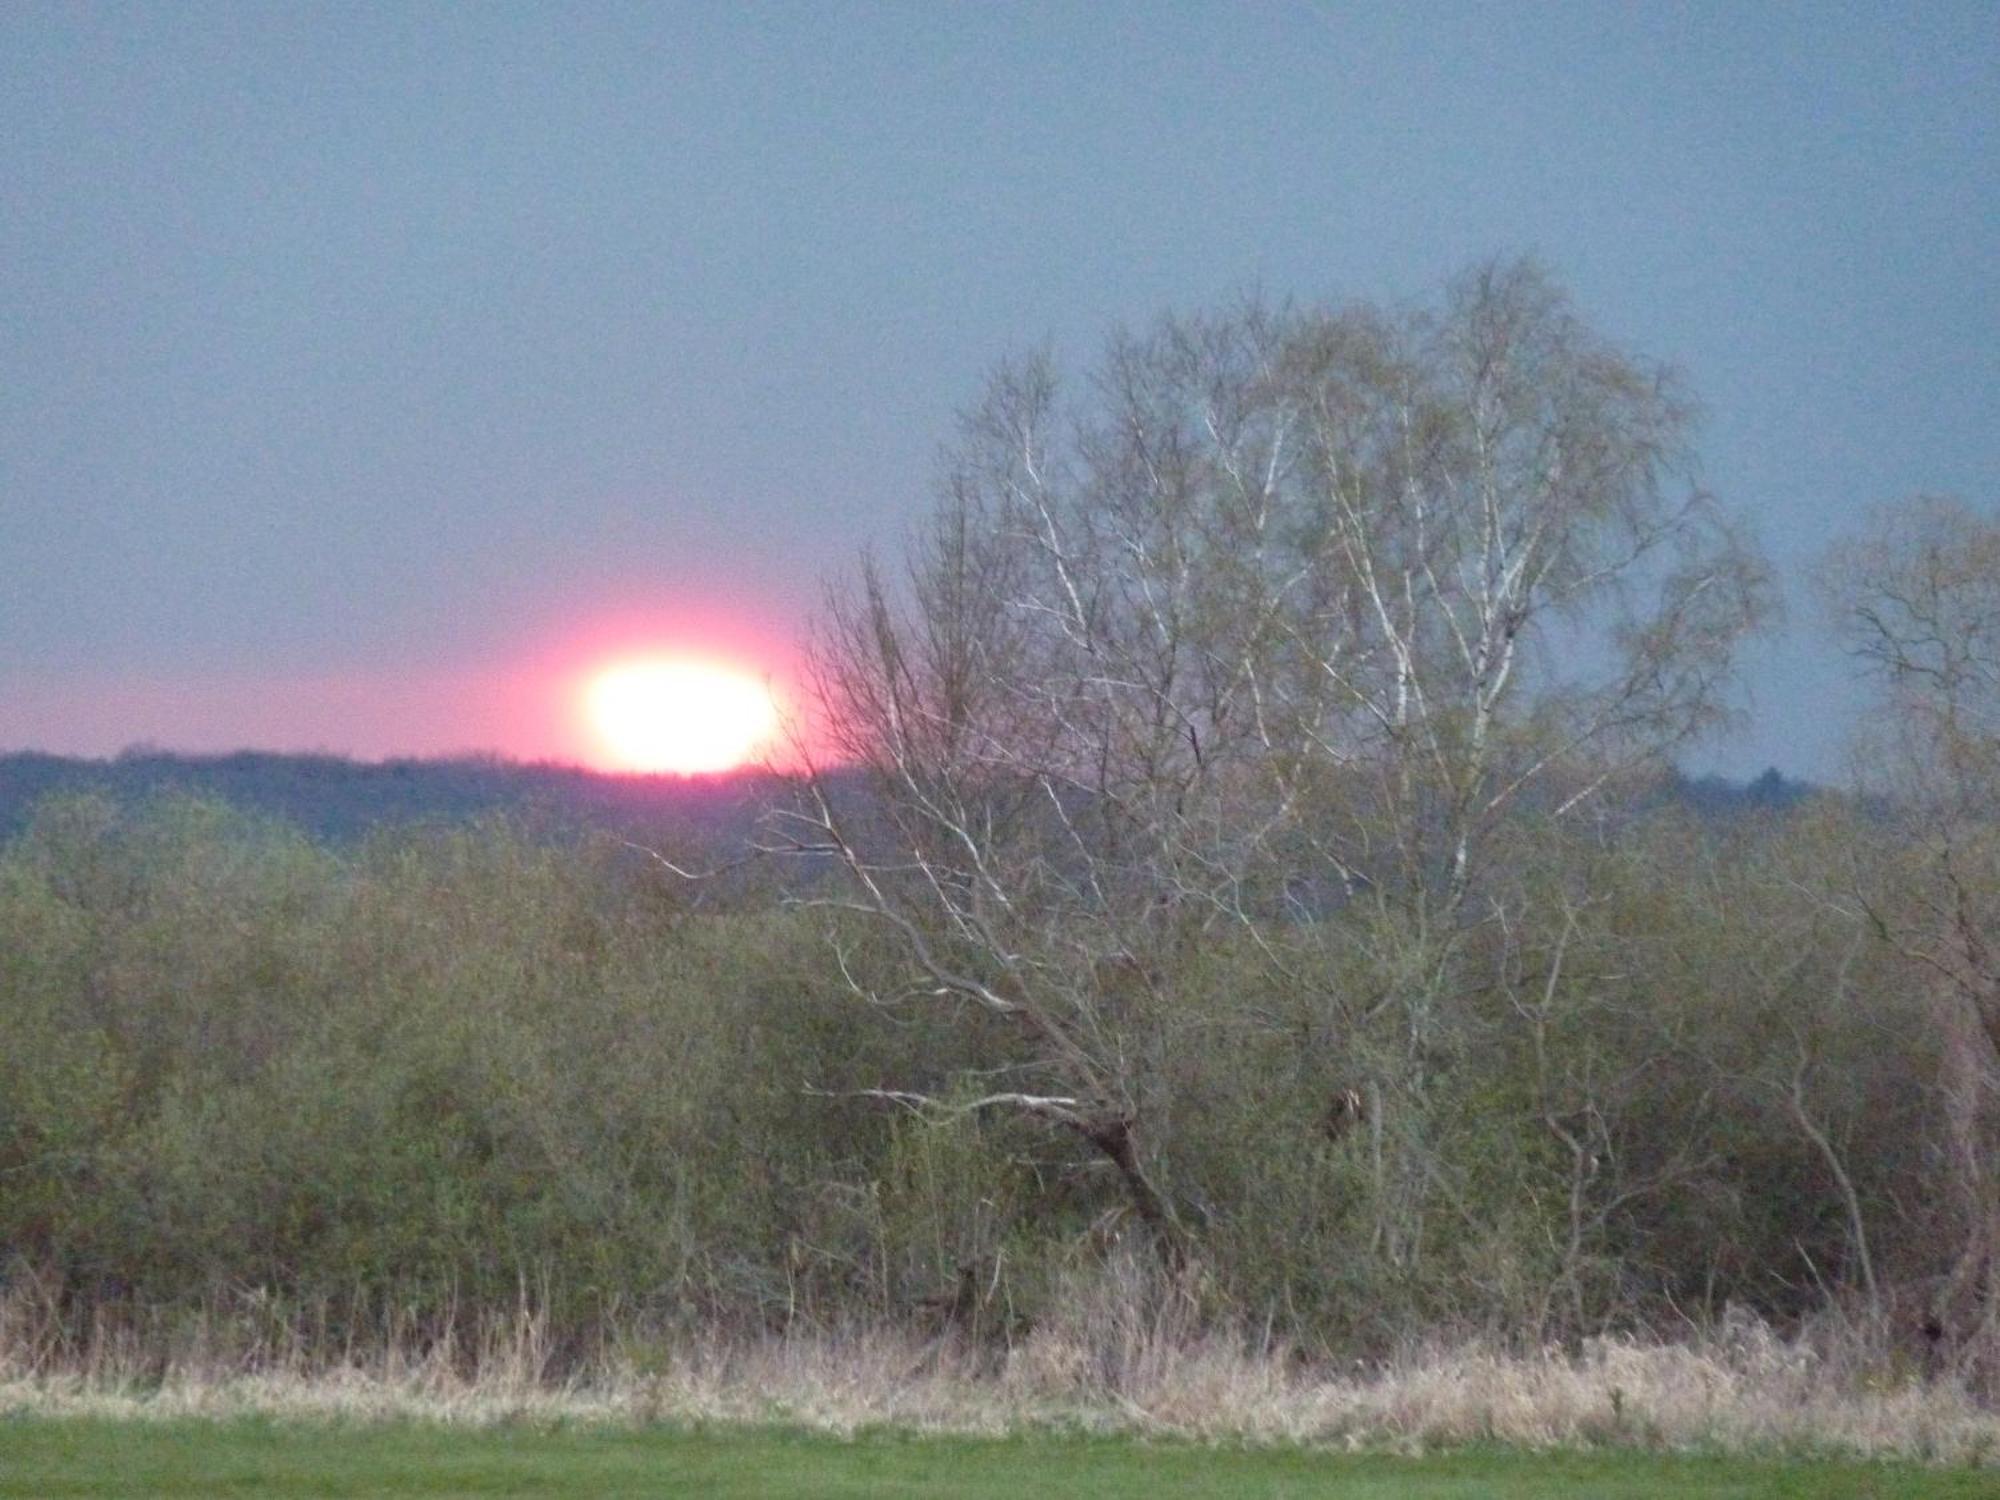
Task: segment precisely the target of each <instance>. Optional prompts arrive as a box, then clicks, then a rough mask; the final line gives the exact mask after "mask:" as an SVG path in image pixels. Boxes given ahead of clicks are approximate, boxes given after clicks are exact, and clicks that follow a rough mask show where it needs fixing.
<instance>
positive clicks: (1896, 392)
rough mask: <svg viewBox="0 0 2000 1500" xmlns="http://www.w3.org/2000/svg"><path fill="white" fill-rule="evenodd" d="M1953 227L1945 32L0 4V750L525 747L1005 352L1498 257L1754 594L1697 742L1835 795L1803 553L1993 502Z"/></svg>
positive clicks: (1876, 27) (1973, 155) (768, 8)
mask: <svg viewBox="0 0 2000 1500" xmlns="http://www.w3.org/2000/svg"><path fill="white" fill-rule="evenodd" d="M1996 225H2000V8H1996V7H1995V6H1994V5H1992V4H1961V5H1947V4H1929V5H1920V6H1910V5H1903V4H1883V5H1878V6H1851V5H1836V4H1831V3H1822V4H1810V5H1798V6H1752V5H1743V4H1718V5H1693V6H1682V5H1664V4H1663V5H1646V6H1612V5H1560V6H1558V5H1535V6H1527V5H1516V4H1505V5H1490V6H1489V5H1414V4H1387V3H1385V4H1381V5H1376V6H1358V5H1356V6H1349V5H1342V4H1337V3H1334V0H1325V3H1309V0H1286V3H1277V0H1272V3H1266V4H1243V5H1220V4H1218V5H1212V6H1210V5H1164V4H1089V5H1086V4H1082V3H1078V4H1064V5H1017V6H1007V7H984V6H982V7H974V6H955V5H942V4H908V5H813V6H802V5H798V6H795V5H765V6H758V7H754V8H753V7H737V6H725V5H719V4H700V5H678V6H672V5H646V6H621V5H608V4H607V5H575V6H570V5H516V6H465V7H443V6H429V5H411V6H387V5H368V6H349V5H340V6H309V5H287V6H252V5H248V4H245V5H229V6H215V5H199V4H171V5H168V4H159V5H152V6H143V7H125V6H80V5H68V4H65V5H60V6H43V5H36V4H29V3H15V4H12V5H9V6H8V7H6V8H5V9H4V11H0V355H4V365H0V368H4V370H5V379H4V382H0V746H19V745H25V744H40V745H44V746H49V747H54V748H62V749H84V750H94V751H99V752H102V751H107V750H111V749H115V748H117V746H118V745H120V744H122V743H124V742H126V741H128V740H137V739H142V738H150V739H155V740H161V741H165V742H167V743H182V744H190V745H199V746H206V747H216V746H218V745H220V744H224V743H231V742H234V741H237V740H243V739H255V740H260V741H262V742H265V743H270V744H279V745H311V744H326V745H331V746H333V747H335V748H351V749H357V750H361V751H364V752H368V753H385V752H388V751H394V750H416V751H426V750H438V749H444V748H450V747H453V746H466V745H473V744H478V743H481V742H492V743H496V744H498V745H500V747H501V748H505V749H510V750H522V751H529V752H539V751H543V750H546V749H550V748H555V747H556V742H555V740H553V739H551V738H550V735H549V733H546V732H544V731H545V729H546V726H542V727H540V728H537V727H535V726H532V725H530V724H528V723H527V722H526V721H527V720H529V719H533V717H534V716H535V715H536V714H537V713H540V712H542V711H543V710H542V709H541V708H537V707H536V706H535V705H534V704H533V703H529V702H527V701H526V700H525V699H522V700H521V701H520V702H519V703H515V705H514V706H513V707H510V708H508V709H507V710H506V711H504V712H502V711H500V710H498V709H496V708H495V707H494V705H495V704H496V703H498V702H500V701H501V699H503V698H505V696H506V693H508V692H513V693H515V694H516V695H517V697H518V696H519V695H520V694H522V693H527V694H528V695H529V696H530V697H532V693H533V689H532V688H531V687H528V688H524V687H521V686H520V684H521V683H523V682H529V681H530V680H531V679H532V677H533V674H532V672H529V673H528V676H526V677H524V676H522V675H521V673H522V672H523V671H527V668H524V667H523V666H522V664H523V663H533V662H545V663H547V662H554V661H556V660H557V659H558V658H561V657H562V655H563V653H564V652H565V651H566V650H568V649H570V647H569V644H568V643H570V642H573V641H574V642H578V643H582V642H586V641H589V642H595V641H601V640H609V639H611V637H612V635H614V634H615V633H616V632H617V631H619V630H641V631H643V630H646V629H653V630H655V631H656V633H659V634H661V635H662V636H668V635H673V634H674V633H675V632H676V631H680V632H682V633H684V634H689V635H698V634H700V633H702V632H705V631H711V630H717V629H727V630H733V631H734V632H735V633H736V635H737V636H738V637H739V638H740V639H741V640H743V641H746V642H749V643H750V646H749V649H751V650H752V652H753V654H754V651H755V649H756V648H757V646H758V645H759V644H760V643H763V644H768V643H773V642H781V641H782V640H783V639H784V638H785V636H786V635H787V634H788V633H789V632H791V631H792V630H793V629H794V628H795V627H796V626H797V625H798V623H799V622H800V621H802V620H803V618H804V616H805V614H806V613H807V611H808V610H809V609H810V607H811V605H812V603H813V600H814V596H815V593H816V580H817V579H818V578H819V577H820V575H822V574H823V573H825V572H826V571H828V570H829V569H832V568H836V567H838V566H840V565H841V564H842V563H844V562H845V561H846V560H847V559H848V558H849V557H850V556H851V555H852V552H853V550H854V548H855V547H856V546H857V545H859V544H861V543H863V542H867V541H885V540H888V539H890V538H892V537H893V535H894V533H895V531H896V529H897V527H898V526H899V525H901V524H902V523H903V522H904V521H906V520H907V519H909V518H911V517H912V516H914V515H915V514H916V513H917V512H918V511H919V509H920V508H921V506H922V505H923V503H924V501H925V491H926V481H927V478H928V475H929V472H930V466H931V455H932V453H933V451H934V449H935V447H936V445H937V443H938V442H939V440H940V439H941V438H942V437H943V436H945V435H946V433H947V432H948V429H949V424H950V421H951V414H952V412H953V410H954V408H955V407H957V406H958V405H961V404H963V403H964V402H965V401H966V400H967V399H969V398H970V396H971V395H972V394H973V392H974V391H975V390H976V387H977V385H978V382H979V379H980V377H981V374H982V372H983V371H984V370H985V369H986V368H988V367H989V366H990V365H991V363H992V362H993V361H994V360H995V359H996V358H997V357H998V356H1000V355H1002V354H1003V353H1005V352H1007V351H1008V350H1010V349H1018V348H1020V347H1022V346H1024V345H1029V344H1034V343H1038V342H1041V341H1044V340H1048V341H1052V342H1053V343H1054V344H1055V345H1056V346H1057V347H1058V349H1059V350H1063V351H1066V352H1070V353H1073V354H1075V355H1077V356H1079V357H1082V356H1085V355H1087V354H1088V352H1089V351H1090V350H1091V349H1093V348H1094V347H1095V345H1096V343H1097V341H1098V340H1099V339H1100V338H1101V336H1102V335H1103V333H1104V332H1105V331H1106V330H1107V328H1109V327H1110V326H1111V325H1112V324H1113V323H1115V322H1118V321H1138V320H1144V319H1146V318H1148V317H1150V316H1152V315H1153V314H1154V313H1156V312H1158V311H1160V310H1161V309H1163V308H1166V307H1169V306H1172V307H1191V306H1196V305H1200V304H1203V303H1208V302H1213V301H1215V300H1218V299H1221V298H1226V297H1229V296H1232V295H1234V294H1237V293H1240V292H1242V291H1243V290H1245V289H1246V288H1252V287H1257V288H1261V289H1263V290H1264V291H1265V292H1267V293H1271V294H1277V295H1297V296H1302V297H1310V298H1316V297H1330V298H1344V297H1349V296H1359V297H1374V298H1390V299H1396V298H1406V297H1413V296H1419V295H1422V294H1424V293H1425V292H1427V291H1428V290H1430V289H1432V288H1434V287H1435V286H1436V285H1437V284H1438V283H1439V282H1441V281H1442V279H1443V278H1444V277H1445V276H1446V275H1448V274H1449V273H1450V272H1452V271H1453V270H1455V269H1458V268H1460V267H1462V266H1464V265H1465V264H1466V263H1468V262H1470V261H1472V260H1475V259H1478V258H1481V257H1484V256H1487V255H1490V254H1493V253H1496V252H1516V251H1530V252H1534V253H1537V254H1539V255H1541V256H1542V257H1543V258H1544V259H1546V260H1547V261H1548V262H1549V263H1550V264H1551V265H1552V266H1553V267H1554V268H1555V269H1556V270H1557V272H1558V273H1559V274H1560V275H1561V276H1562V277H1563V278H1564V279H1565V280H1566V281H1567V282H1568V283H1569V284H1570V286H1571V287H1572V288H1573V290H1574V292H1575V294H1576V296H1577V298H1578V301H1579V302H1580V304H1581V305H1582V307H1583V308H1584V310H1585V311H1586V312H1587V313H1588V314H1589V315H1590V316H1591V317H1592V318H1593V319H1594V320H1595V321H1596V322H1598V323H1599V324H1600V325H1601V326H1602V327H1604V328H1605V329H1606V330H1607V331H1608V332H1610V333H1611V334H1612V335H1613V336H1614V337H1616V338H1618V339H1619V340H1621V341H1623V342H1625V343H1627V344H1628V345H1630V346H1632V347H1635V348H1637V349H1639V350H1641V351H1643V352H1645V353H1648V354H1652V355H1655V356H1659V357H1663V358H1666V359H1669V360H1672V361H1674V362H1675V363H1677V364H1678V365H1680V366H1681V367H1682V368H1683V369H1684V370H1685V372H1686V374H1687V375H1688V377H1689V380H1690V382H1691V384H1692V385H1693V387H1694V388H1695V390H1696V391H1697V392H1698V393H1699V394H1700V396H1701V397H1702V399H1703V401H1704V404H1705V406H1706V407H1707V410H1708V414H1709V416H1708V422H1707V425H1706V428H1705V434H1704V438H1703V442H1702V453H1703V457H1704V460H1705V468H1706V477H1707V479H1708V481H1709V483H1710V484H1711V486H1712V487H1713V488H1714V489H1716V490H1717V491H1718V492H1719V493H1721V494H1722V495H1723V496H1724V498H1725V499H1727V500H1729V501H1730V502H1732V503H1734V504H1735V505H1737V506H1738V507H1740V508H1741V509H1742V510H1743V512H1744V513H1746V514H1747V515H1748V516H1749V517H1750V518H1751V519H1752V520H1753V521H1754V523H1755V524H1756V526H1757V529H1758V530H1759V532H1760V533H1761V535H1762V537H1763V539H1764V542H1765V544H1766V547H1767V548H1768V550H1769V551H1770V553H1771V554H1772V556H1773V558H1774V560H1775V561H1776V562H1777V563H1778V565H1779V566H1780V568H1781V570H1782V571H1783V573H1784V575H1785V579H1786V582H1787V584H1788V586H1791V591H1792V593H1793V597H1794V600H1795V603H1796V604H1798V605H1799V606H1800V607H1798V608H1796V609H1795V611H1794V615H1795V623H1794V627H1793V629H1792V631H1791V633H1790V634H1789V635H1788V636H1785V637H1782V638H1779V639H1776V640H1774V641H1772V642H1770V643H1767V644H1765V645H1763V646H1760V647H1759V648H1758V649H1757V650H1756V651H1755V652H1754V653H1753V655H1752V657H1751V659H1750V662H1749V668H1750V670H1749V680H1750V684H1751V687H1752V690H1753V693H1754V700H1755V706H1756V718H1755V720H1754V723H1753V726H1752V728H1751V730H1750V731H1749V732H1748V733H1747V734H1746V735H1744V736H1743V737H1741V738H1740V739H1738V740H1737V741H1735V742H1733V743H1731V744H1728V745H1725V746H1722V747H1719V748H1718V749H1717V750H1715V751H1714V752H1712V753H1711V754H1709V755H1708V757H1707V758H1706V759H1707V762H1708V763H1709V764H1714V765H1718V766H1721V767H1723V768H1726V769H1731V770H1738V771H1743V770H1754V769H1756V768H1758V767H1760V766H1762V765H1763V764H1765V763H1767V762H1775V763H1777V764H1779V765H1781V766H1783V767H1785V768H1787V769H1790V770H1794V771H1798V772H1802V773H1806V774H1822V775H1823V774H1831V773H1833V772H1834V771H1835V770H1836V768H1837V752H1838V744H1839V738H1840V735H1841V733H1842V731H1843V729H1844V726H1845V721H1846V718H1847V715H1848V714H1849V713H1850V712H1851V711H1852V707H1853V701H1854V700H1853V698H1852V696H1851V695H1850V694H1849V693H1848V692H1847V690H1846V686H1845V681H1844V679H1845V672H1844V669H1843V666H1842V664H1841V662H1840V661H1839V659H1838V658H1837V657H1835V656H1834V655H1833V654H1831V653H1830V652H1828V651H1826V650H1824V649H1823V648H1821V647H1819V646H1818V645H1817V644H1816V643H1815V642H1814V640H1813V636H1814V634H1815V632H1814V628H1813V624H1812V620H1811V612H1810V608H1809V606H1807V605H1806V604H1805V601H1804V600H1803V597H1802V591H1801V590H1800V589H1798V588H1797V583H1798V580H1799V578H1800V570H1801V568H1802V566H1803V564H1804V563H1805V562H1806V560H1807V559H1809V557H1810V556H1811V554H1812V553H1813V552H1814V551H1815V550H1816V548H1817V547H1818V545H1819V544H1820V543H1821V542H1822V541H1823V540H1824V539H1825V537H1827V536H1828V535H1829V534H1830V533H1831V532H1833V531H1835V530H1837V529H1839V528H1840V527H1842V526H1844V525H1847V524H1849V523H1850V522H1851V520H1852V519H1853V517H1854V516H1855V515H1856V514H1857V513H1858V511H1859V510H1860V508H1861V507H1862V506H1864V505H1865V504H1866V503H1868V502H1870V501H1872V500H1877V499H1881V498H1886V497H1889V496H1893V495H1897V494H1901V493H1907V492H1910V491H1914V490H1931V491H1942V492H1949V493H1957V494H1961V495H1964V496H1966V497H1967V498H1970V499H1973V500H1975V501H1978V502H1980V503H1987V504H1990V503H1994V502H1995V501H1996V500H2000V420H1996V418H2000V296H1996V293H2000V269H1996V268H2000V254H1996V249H2000V246H1996V243H1995V241H1996ZM577 649H582V647H581V645H579V646H578V648H577ZM551 670H553V669H551ZM496 683H506V684H513V686H511V687H506V688H501V687H496V686H494V684H496ZM482 684H483V686H482ZM509 701H510V702H512V701H513V700H509ZM509 715H516V717H511V718H510V717H509Z"/></svg>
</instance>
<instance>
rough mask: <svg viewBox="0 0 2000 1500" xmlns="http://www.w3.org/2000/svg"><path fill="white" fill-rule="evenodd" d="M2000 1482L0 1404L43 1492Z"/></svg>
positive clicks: (23, 1474) (2, 1486) (1511, 1458)
mask: <svg viewBox="0 0 2000 1500" xmlns="http://www.w3.org/2000/svg"><path fill="white" fill-rule="evenodd" d="M1996 1493H2000V1476H1996V1475H1995V1474H1994V1473H1993V1472H1991V1471H1987V1472H1984V1473H1976V1474H1975V1473H1970V1472H1967V1471H1964V1470H1929V1469H1921V1468H1915V1467H1910V1466H1903V1465H1898V1466H1887V1465H1881V1466H1878V1465H1865V1464H1833V1463H1819V1462H1810V1463H1786V1462H1780V1461H1776V1460H1770V1461H1765V1460H1744V1459H1723V1458H1682V1457H1658V1456H1653V1455H1647V1454H1637V1453H1613V1452H1603V1453H1563V1454H1553V1455H1540V1454H1528V1453H1513V1452H1475V1453H1456V1454H1449V1455H1442V1456H1436V1457H1429V1458H1395V1457H1387V1456H1359V1457H1357V1456H1347V1455H1334V1454H1322V1453H1310V1452H1300V1451H1290V1450H1268V1449H1267V1450H1231V1449H1220V1448H1205V1447H1194V1446H1188V1445H1181V1444H1160V1445H1151V1444H1142V1443H1134V1442H1128V1441H1118V1440H1110V1439H1103V1440H1098V1439H1088V1440H1086V1439H1065V1438H1029V1439H1008V1440H1004V1441H966V1440H955V1439H954V1440H945V1439H928V1438H910V1437H898V1436H878V1437H867V1438H862V1439H860V1440H858V1441H854V1442H841V1441H838V1440H835V1439H830V1438H824V1437H807V1436H797V1435H792V1434H786V1433H774V1432H751V1431H727V1432H722V1431H717V1432H698V1433H686V1432H674V1431H665V1430H653V1431H645V1432H625V1431H614V1430H603V1429H597V1430H590V1429H570V1430H553V1431H551V1430H541V1429H531V1428H511V1429H509V1428H502V1429H489V1430H479V1431H464V1430H450V1429H446V1428H442V1427H423V1426H385V1427H359V1426H354V1427H339V1426H305V1425H288V1424H280V1423H271V1422H262V1421H236V1422H228V1423H206V1422H177V1423H164V1422H163V1423H151V1422H144V1423H141V1422H100V1421H84V1420H65V1419H46V1420H45V1419H14V1420H0V1496H8V1497H14V1496H22V1497H27V1496H33V1497H37V1500H42V1497H49V1500H54V1497H60V1496H105V1497H114V1496H115V1497H119V1500H128V1497H142V1496H226V1495H255V1496H272V1497H289V1496H314V1497H324V1496H360V1495H371V1496H375V1495H380V1496H405V1495H421V1496H487V1495H535V1496H577V1497H600V1496H637V1495H689V1496H714V1497H717V1500H751V1497H756V1500H764V1497H779V1496H786V1497H791V1496H799V1497H846V1496H853V1497H857V1500H859V1497H864V1496H865V1497H874V1496H892V1497H893V1496H918V1495H921V1496H926V1497H931V1496H935V1497H942V1500H989V1497H990V1500H1001V1497H1009V1500H1011V1497H1015V1496H1020V1495H1055V1496H1067V1495H1076V1496H1087V1497H1103V1500H1122V1497H1128V1496H1129V1497H1134V1500H1178V1497H1197V1496H1199V1497H1210V1496H1214V1497H1224V1496H1226V1497H1230V1500H1237V1497H1251V1500H1292V1497H1299V1500H1304V1497H1308V1496H1313V1497H1318V1496H1326V1497H1337V1500H1474V1497H1478V1500H1512V1497H1521V1500H1530V1497H1547V1496H1578V1497H1591V1500H1598V1497H1605V1500H1616V1497H1628V1496H1629V1497H1632V1500H1640V1497H1651V1496H1663V1495H1664V1496H1694V1495H1699V1496H1727V1497H1733V1500H1764V1497H1773V1500H1776V1497H1781V1496H1782V1497H1798V1500H1839V1497H1857V1500H1858V1497H1864V1496H1866V1497H1889V1496H1905V1495H1908V1496H1924V1497H1931V1496H1937V1497H1959V1496H1963V1497H1968V1500H1970V1497H1973V1496H1982V1497H1991V1496H1993V1495H1995V1494H1996Z"/></svg>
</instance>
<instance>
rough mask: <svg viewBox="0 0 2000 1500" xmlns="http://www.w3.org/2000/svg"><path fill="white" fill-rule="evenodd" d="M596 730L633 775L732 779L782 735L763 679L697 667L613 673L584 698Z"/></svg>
mask: <svg viewBox="0 0 2000 1500" xmlns="http://www.w3.org/2000/svg"><path fill="white" fill-rule="evenodd" d="M585 701H586V705H587V708H588V711H589V714H590V722H591V726H592V728H594V729H595V730H596V731H597V735H598V738H599V739H600V740H602V741H603V743H604V748H605V749H606V750H607V751H608V752H609V753H610V755H611V758H612V759H613V760H615V761H616V762H617V763H618V765H619V766H621V767H623V768H624V769H626V770H628V771H677V772H680V773H681V774H683V775H690V776H691V775H697V774H699V773H702V772H707V771H729V770H734V769H735V768H736V767H737V766H740V765H742V764H743V763H744V762H745V761H747V760H749V759H750V758H751V757H752V756H754V755H755V754H757V753H758V751H760V750H762V749H763V748H764V747H765V746H766V744H767V743H768V742H769V741H770V739H771V736H772V735H773V734H774V733H776V732H777V728H778V710H777V707H776V705H775V704H773V703H772V701H771V694H770V691H769V690H768V689H767V688H766V687H765V686H764V684H763V683H761V682H759V681H758V680H757V679H756V678H754V677H750V676H748V675H746V674H744V673H742V672H732V671H731V670H729V669H728V668H727V667H716V666H710V665H708V664H707V663H705V662H698V661H675V660H651V661H634V662H623V663H620V664H619V665H617V666H614V667H607V668H606V669H605V670H604V671H602V672H600V673H598V674H597V676H595V677H593V678H592V679H591V681H590V687H589V689H588V690H587V692H586V695H585Z"/></svg>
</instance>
